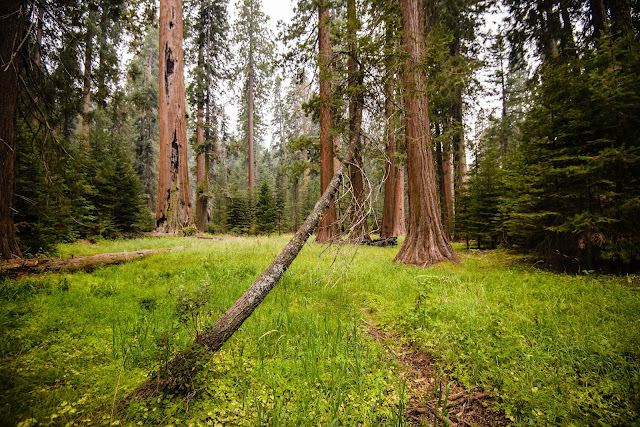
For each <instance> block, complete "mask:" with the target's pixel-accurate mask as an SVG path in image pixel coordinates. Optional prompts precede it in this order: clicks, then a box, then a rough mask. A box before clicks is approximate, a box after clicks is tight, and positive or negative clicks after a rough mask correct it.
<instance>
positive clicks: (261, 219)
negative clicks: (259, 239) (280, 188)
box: [255, 181, 276, 234]
mask: <svg viewBox="0 0 640 427" xmlns="http://www.w3.org/2000/svg"><path fill="white" fill-rule="evenodd" d="M255 215H256V233H258V234H271V233H273V230H274V229H275V225H276V218H275V216H276V215H275V212H274V202H273V195H272V193H271V187H270V186H269V184H268V183H267V182H266V181H263V182H262V184H261V185H260V190H259V192H258V198H257V200H256V213H255Z"/></svg>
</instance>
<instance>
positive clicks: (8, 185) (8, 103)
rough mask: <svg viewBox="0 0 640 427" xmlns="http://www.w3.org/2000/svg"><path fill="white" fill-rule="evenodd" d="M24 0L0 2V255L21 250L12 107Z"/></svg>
mask: <svg viewBox="0 0 640 427" xmlns="http://www.w3.org/2000/svg"><path fill="white" fill-rule="evenodd" d="M24 4H25V3H24V2H22V1H17V0H3V1H2V2H0V94H2V102H0V166H1V167H0V256H1V257H2V259H11V258H20V257H22V253H21V252H20V247H19V246H18V240H17V238H16V229H15V225H14V223H13V213H14V209H13V203H14V193H15V188H16V110H17V105H18V73H19V72H20V70H19V68H18V67H19V65H20V63H21V62H22V61H21V60H20V58H14V55H17V53H18V52H17V49H18V48H19V46H20V43H21V42H22V39H23V36H24V34H23V33H24V28H25V25H24V23H25V16H26V10H25V9H24Z"/></svg>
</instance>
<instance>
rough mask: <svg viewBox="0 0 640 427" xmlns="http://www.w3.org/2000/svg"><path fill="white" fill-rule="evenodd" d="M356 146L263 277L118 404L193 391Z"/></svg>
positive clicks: (284, 262)
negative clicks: (204, 361) (204, 363)
mask: <svg viewBox="0 0 640 427" xmlns="http://www.w3.org/2000/svg"><path fill="white" fill-rule="evenodd" d="M354 141H355V139H354ZM355 147H356V145H355V143H354V142H351V143H350V144H349V147H348V148H347V152H346V154H345V156H344V159H343V160H342V163H341V164H340V167H339V168H338V170H337V171H336V173H335V175H334V176H333V178H332V179H331V182H330V183H329V185H328V186H327V188H326V190H325V192H324V193H323V194H322V197H320V199H319V200H318V201H317V202H316V205H315V207H314V208H313V210H312V211H311V213H310V214H309V216H308V217H307V219H306V220H305V221H304V223H303V224H302V226H301V227H300V228H299V229H298V231H297V232H296V234H294V236H293V237H292V238H291V240H290V241H289V243H287V245H286V246H285V248H284V249H283V250H282V251H281V252H280V253H279V254H278V256H276V258H275V259H274V260H273V261H272V262H271V264H270V265H269V266H268V267H267V269H266V270H265V271H264V272H263V273H262V274H261V275H260V277H258V278H257V279H256V280H255V282H253V284H252V285H251V286H250V287H249V289H247V290H246V291H245V293H244V294H243V295H242V296H241V297H240V298H239V299H238V300H237V301H236V302H235V303H234V304H233V305H232V306H231V308H229V309H228V310H227V311H226V312H225V313H224V314H223V315H222V316H220V317H219V318H218V320H217V321H216V322H215V323H214V324H213V325H211V326H209V327H207V328H205V330H204V332H202V333H201V334H199V335H197V336H196V338H195V340H194V342H193V344H192V345H191V346H190V347H189V348H188V349H187V350H185V351H182V352H180V353H178V354H177V355H176V356H175V357H174V358H173V359H172V360H170V361H169V362H168V363H166V364H165V365H164V366H163V367H161V368H159V369H158V371H156V372H154V373H152V374H151V375H150V376H149V378H147V380H146V381H145V382H144V383H142V384H141V385H140V386H139V387H138V388H136V389H135V390H134V391H133V392H132V393H131V394H129V395H128V396H126V397H125V398H123V399H122V400H121V401H120V402H119V405H125V404H127V403H128V402H129V401H130V400H131V399H132V398H135V399H137V400H145V399H148V398H150V397H152V396H155V395H157V394H159V393H161V392H163V391H173V392H179V393H185V394H187V393H190V392H191V391H192V390H193V389H194V387H193V384H192V383H191V380H192V378H193V377H194V375H195V373H196V372H197V370H198V366H199V364H198V360H199V359H201V358H203V357H204V356H205V355H207V354H210V353H212V352H216V351H218V350H219V349H220V348H221V347H222V345H223V344H224V343H225V342H226V341H227V340H228V339H229V338H230V337H231V336H232V335H233V333H234V332H235V331H237V330H238V329H239V328H240V326H242V324H243V323H244V321H245V320H247V319H248V318H249V316H251V313H253V311H254V310H255V309H256V308H257V307H258V306H259V305H260V303H261V302H262V301H263V300H264V299H265V297H266V296H267V294H268V293H269V292H270V291H271V289H273V287H274V286H275V284H276V283H277V282H278V281H279V280H280V278H281V277H282V275H283V274H284V272H285V271H286V270H287V269H288V268H289V266H290V265H291V263H292V262H293V260H294V259H296V257H297V256H298V254H299V253H300V250H301V249H302V247H303V246H304V244H305V242H306V241H307V240H308V239H309V236H310V235H311V233H313V230H314V229H315V228H316V226H317V225H318V222H319V221H320V218H321V217H322V214H323V212H324V211H325V210H326V209H327V207H328V206H329V203H330V202H331V199H332V197H333V195H334V194H335V193H336V191H337V190H338V187H339V185H340V181H341V180H342V176H343V174H344V171H345V169H346V165H347V164H349V163H350V162H351V159H352V158H353V155H354V151H355Z"/></svg>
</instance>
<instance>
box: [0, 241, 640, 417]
mask: <svg viewBox="0 0 640 427" xmlns="http://www.w3.org/2000/svg"><path fill="white" fill-rule="evenodd" d="M287 239H288V238H287V237H286V236H281V237H269V238H267V237H262V238H237V237H224V238H221V239H220V240H204V239H195V238H151V237H147V238H141V239H134V240H117V241H101V242H98V243H96V244H88V243H86V242H85V243H82V242H78V243H74V244H65V245H61V246H60V247H59V255H60V256H65V257H70V256H72V255H73V256H80V255H92V254H96V253H104V252H118V251H124V250H134V249H148V248H159V247H176V246H184V249H182V250H180V251H174V252H171V253H167V254H160V255H155V256H152V257H149V258H146V259H144V260H141V261H136V262H132V263H129V264H124V265H120V266H115V267H108V268H103V269H99V270H96V271H94V272H92V273H74V274H47V275H42V276H31V277H27V278H23V279H21V280H8V279H5V280H2V279H0V281H1V284H0V306H1V307H0V425H21V426H29V425H82V424H90V425H95V424H98V425H101V424H103V425H187V424H193V425H220V426H222V425H225V426H226V425H241V426H242V425H246V426H254V425H272V426H275V425H287V426H288V425H301V426H306V425H323V426H324V425H345V426H351V425H366V426H369V425H370V426H378V425H404V424H405V423H406V422H407V421H406V419H405V417H404V413H403V408H405V406H406V403H407V401H408V398H409V397H408V393H407V385H406V384H405V383H404V380H402V375H400V370H401V368H400V366H399V365H398V361H397V360H396V359H395V357H394V355H393V352H390V351H389V350H388V349H387V348H386V347H385V346H384V345H381V344H380V343H378V342H377V341H375V340H374V339H373V338H371V337H370V336H369V334H367V327H366V325H365V321H367V320H371V321H373V322H375V323H376V324H378V325H380V327H382V328H383V329H385V330H387V331H389V332H391V333H393V334H394V336H396V337H397V339H398V343H397V345H403V346H410V347H413V348H416V349H418V350H424V351H427V352H429V353H430V354H431V355H433V356H434V357H435V358H436V360H437V363H438V364H439V365H440V366H441V367H442V369H444V370H445V371H446V372H449V373H450V375H451V376H453V377H455V378H456V379H457V380H458V381H459V382H461V383H462V384H464V385H465V386H466V387H467V388H468V389H471V388H474V389H485V390H493V391H495V392H496V394H497V396H498V397H499V403H498V406H499V408H498V409H500V410H502V411H503V412H504V413H505V415H506V416H507V417H508V418H509V419H510V420H512V421H513V423H514V424H515V425H634V424H635V425H640V344H639V343H640V278H639V277H638V276H625V277H606V276H579V277H576V276H569V275H562V274H556V273H551V272H544V271H540V270H537V269H536V268H534V266H532V265H528V264H526V263H524V262H522V261H521V260H519V259H518V257H517V256H515V255H513V254H509V253H507V252H504V251H486V252H485V251H483V252H478V251H468V250H466V249H464V248H463V247H462V246H460V247H456V249H457V250H458V251H459V253H460V255H461V258H462V265H454V264H444V265H440V266H437V267H434V268H429V269H420V268H416V267H406V266H400V265H393V264H392V263H391V260H392V259H393V257H394V256H395V253H396V252H397V249H398V248H397V247H396V248H375V247H358V248H357V250H356V248H355V247H353V246H349V245H343V246H340V247H337V246H333V247H328V248H327V247H326V246H321V245H318V244H315V243H309V244H307V245H306V247H305V248H304V249H303V251H302V253H301V254H300V256H299V257H298V259H296V261H295V262H294V263H293V265H292V266H291V268H290V270H289V271H288V272H287V273H286V274H285V275H284V277H283V279H282V280H281V281H280V283H279V284H278V285H277V286H276V288H275V289H274V290H273V291H272V292H271V294H270V295H269V296H268V297H267V299H266V300H265V301H264V303H263V304H262V305H261V306H260V307H259V308H258V309H257V310H256V312H254V314H253V315H252V316H251V317H250V318H249V319H248V320H247V322H246V323H245V324H244V325H243V326H242V328H241V329H240V330H239V331H238V332H237V333H236V334H235V335H234V336H233V337H232V338H231V339H230V340H229V341H228V342H227V343H226V344H225V346H224V347H223V349H222V350H221V351H220V352H218V353H216V354H215V355H212V356H211V358H210V359H209V360H207V361H205V363H203V366H202V369H201V371H200V372H199V374H198V376H197V379H196V383H195V384H194V390H193V392H192V393H191V394H189V395H188V396H186V397H183V396H180V397H178V396H168V395H166V396H161V397H159V398H155V399H152V400H151V401H147V402H142V403H133V404H131V405H130V406H129V407H127V408H126V409H125V410H124V411H115V410H114V408H115V405H114V402H116V401H117V400H119V399H120V398H122V397H123V396H124V395H125V394H126V393H127V392H130V391H131V390H133V389H134V388H135V387H136V385H138V384H140V383H141V382H142V381H143V380H144V379H145V378H146V376H147V375H148V374H149V372H151V371H152V370H153V369H154V368H155V367H158V366H159V365H161V364H162V363H165V362H166V361H167V360H168V359H169V358H170V357H171V355H172V354H174V353H175V352H176V351H177V350H178V349H181V348H185V347H186V346H187V345H188V344H189V343H190V342H191V341H192V339H193V338H192V337H193V335H194V334H195V332H196V331H198V330H201V329H202V327H203V325H205V324H207V323H210V322H212V321H213V320H215V319H216V318H217V316H219V315H220V314H221V313H222V312H224V310H225V309H226V308H227V307H229V306H230V305H231V304H232V303H233V302H234V301H235V299H236V298H237V297H238V296H240V295H241V294H242V292H243V291H244V290H245V289H246V288H247V287H248V286H249V285H250V284H251V283H252V281H253V280H254V279H255V278H256V277H257V276H258V275H259V274H260V272H261V271H262V270H263V269H264V268H265V267H266V266H267V265H268V264H269V263H270V261H271V260H272V258H273V257H274V256H275V255H276V254H277V253H278V251H279V250H280V249H281V248H282V247H283V246H284V245H285V244H286V242H287ZM363 309H366V310H363Z"/></svg>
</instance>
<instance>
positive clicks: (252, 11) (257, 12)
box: [233, 0, 274, 192]
mask: <svg viewBox="0 0 640 427" xmlns="http://www.w3.org/2000/svg"><path fill="white" fill-rule="evenodd" d="M236 8H237V10H238V18H237V20H236V21H235V23H234V25H233V39H234V43H235V45H236V53H237V57H236V63H237V66H236V73H237V74H238V75H241V76H242V80H243V81H244V90H243V92H242V97H241V99H242V101H243V102H242V104H243V109H244V111H243V113H244V114H243V116H244V117H245V118H246V121H244V120H243V123H242V127H243V129H245V130H246V138H247V163H248V164H247V166H248V168H247V169H248V179H247V185H248V188H249V190H250V191H251V192H253V191H254V189H255V180H256V172H255V165H256V161H255V133H256V115H258V116H259V110H258V111H256V96H257V98H258V100H259V101H265V100H266V97H267V94H268V88H269V86H270V81H271V77H270V73H269V71H270V66H271V57H272V56H273V49H274V46H273V42H272V40H271V35H270V34H269V29H268V26H267V23H268V17H267V16H266V15H265V14H264V12H263V11H262V8H261V3H260V0H239V1H238V3H237V5H236ZM259 104H264V102H259Z"/></svg>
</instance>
